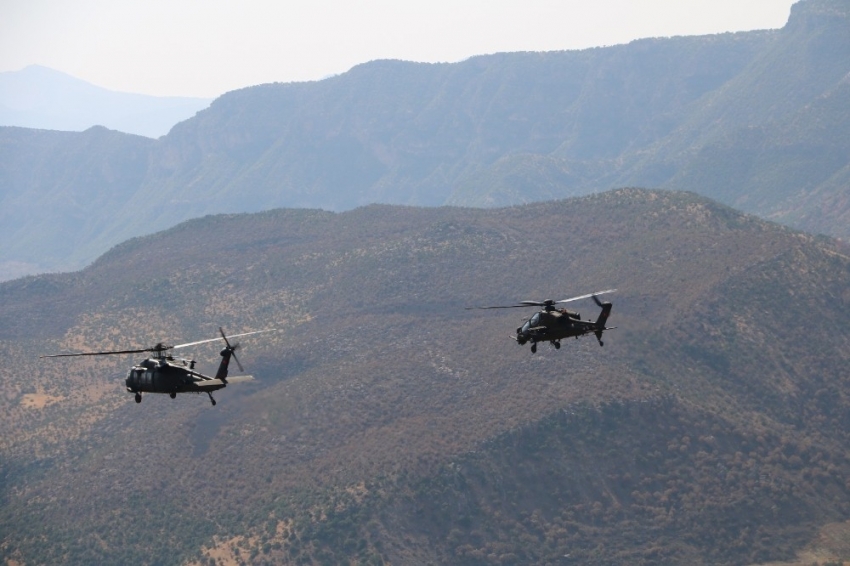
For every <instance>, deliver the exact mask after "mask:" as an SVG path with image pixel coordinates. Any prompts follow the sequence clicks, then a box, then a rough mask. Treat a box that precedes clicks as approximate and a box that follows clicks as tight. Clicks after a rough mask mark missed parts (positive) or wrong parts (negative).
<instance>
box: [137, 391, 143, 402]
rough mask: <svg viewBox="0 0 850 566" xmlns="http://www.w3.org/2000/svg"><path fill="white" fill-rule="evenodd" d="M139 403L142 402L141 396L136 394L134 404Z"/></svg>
mask: <svg viewBox="0 0 850 566" xmlns="http://www.w3.org/2000/svg"><path fill="white" fill-rule="evenodd" d="M141 402H142V394H141V393H136V403H141Z"/></svg>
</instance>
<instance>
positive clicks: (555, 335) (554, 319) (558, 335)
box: [467, 289, 616, 354]
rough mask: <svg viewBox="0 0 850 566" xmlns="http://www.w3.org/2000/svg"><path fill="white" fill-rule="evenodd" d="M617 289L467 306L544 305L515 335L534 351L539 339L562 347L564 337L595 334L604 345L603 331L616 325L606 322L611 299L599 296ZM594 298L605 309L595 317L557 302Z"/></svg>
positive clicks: (514, 306)
mask: <svg viewBox="0 0 850 566" xmlns="http://www.w3.org/2000/svg"><path fill="white" fill-rule="evenodd" d="M614 291H616V289H607V290H605V291H597V292H595V293H588V294H587V295H580V296H578V297H571V298H569V299H563V300H561V301H553V300H551V299H548V300H546V301H520V302H519V303H518V304H516V305H506V306H495V307H467V310H469V309H513V308H521V307H543V308H542V309H541V310H539V311H538V312H536V313H534V314H533V315H531V317H529V318H527V319H525V321H524V323H523V325H522V326H520V327H519V328H517V329H516V336H511V338H513V339H514V340H516V342H517V344H519V345H520V346H522V345H523V344H525V343H527V342H531V353H532V354H533V353H535V352H537V343H538V342H550V343H551V344H552V345H553V346H555V348H556V349H558V348H560V347H561V340H563V339H564V338H571V337H575V338H576V339H578V338H579V337H580V336H586V335H588V334H594V335H595V336H596V339H597V340H598V341H599V345H600V346H604V345H605V343H604V342H603V341H602V332H603V331H605V330H613V329H614V328H616V327H609V326H605V323H606V322H607V321H608V316H609V315H610V314H611V307H612V305H611V303H608V302H602V301H600V300H599V298H598V297H599V295H604V294H605V293H613V292H614ZM587 298H592V299H593V301H594V302H595V303H596V305H597V306H599V307H600V308H601V309H602V312H600V313H599V317H597V319H596V320H595V321H594V320H590V319H588V320H582V319H581V315H580V314H579V313H577V312H574V311H570V310H567V309H565V308H558V307H557V306H556V305H559V304H561V303H569V302H572V301H578V300H580V299H587Z"/></svg>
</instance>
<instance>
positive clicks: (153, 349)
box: [39, 344, 172, 358]
mask: <svg viewBox="0 0 850 566" xmlns="http://www.w3.org/2000/svg"><path fill="white" fill-rule="evenodd" d="M171 348H172V346H165V345H163V344H157V345H156V346H152V347H150V348H140V349H138V350H109V351H105V352H79V353H76V354H51V355H49V356H39V358H72V357H76V356H109V355H112V354H141V353H144V352H163V351H165V350H169V349H171Z"/></svg>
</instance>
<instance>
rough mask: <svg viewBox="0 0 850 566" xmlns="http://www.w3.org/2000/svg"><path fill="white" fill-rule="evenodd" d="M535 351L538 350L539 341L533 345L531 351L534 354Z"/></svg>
mask: <svg viewBox="0 0 850 566" xmlns="http://www.w3.org/2000/svg"><path fill="white" fill-rule="evenodd" d="M535 352H537V342H535V343H533V344H532V345H531V353H532V354H534V353H535Z"/></svg>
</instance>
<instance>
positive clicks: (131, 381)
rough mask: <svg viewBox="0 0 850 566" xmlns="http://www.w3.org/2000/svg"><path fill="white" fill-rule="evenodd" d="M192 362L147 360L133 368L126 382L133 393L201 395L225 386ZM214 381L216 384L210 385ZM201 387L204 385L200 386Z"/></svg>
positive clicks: (161, 359)
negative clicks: (199, 369)
mask: <svg viewBox="0 0 850 566" xmlns="http://www.w3.org/2000/svg"><path fill="white" fill-rule="evenodd" d="M193 366H194V363H193V362H187V361H186V360H175V359H166V358H159V359H157V358H148V359H146V360H143V361H142V362H140V363H139V364H138V365H135V366H133V367H132V368H130V371H129V372H128V373H127V379H126V380H125V383H126V385H127V391H129V392H130V393H169V394H171V393H175V394H176V393H190V392H193V393H201V392H206V391H216V390H218V389H222V388H223V387H225V386H226V383H225V382H223V381H221V380H220V379H219V380H211V379H210V378H206V377H204V376H202V375H201V374H199V373H196V372H195V371H194V370H193V369H192V367H193ZM209 381H215V383H208V382H209ZM202 384H203V385H202ZM201 385H202V386H201Z"/></svg>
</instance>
